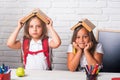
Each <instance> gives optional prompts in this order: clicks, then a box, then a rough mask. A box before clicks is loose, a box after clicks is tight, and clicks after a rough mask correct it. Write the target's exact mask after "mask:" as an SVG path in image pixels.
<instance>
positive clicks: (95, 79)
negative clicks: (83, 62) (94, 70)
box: [86, 74, 97, 80]
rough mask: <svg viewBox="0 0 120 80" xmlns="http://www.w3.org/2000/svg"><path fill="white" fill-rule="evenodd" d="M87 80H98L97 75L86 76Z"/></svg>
mask: <svg viewBox="0 0 120 80" xmlns="http://www.w3.org/2000/svg"><path fill="white" fill-rule="evenodd" d="M86 80H97V75H96V74H94V75H92V74H89V75H88V74H86Z"/></svg>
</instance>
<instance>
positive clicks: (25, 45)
mask: <svg viewBox="0 0 120 80" xmlns="http://www.w3.org/2000/svg"><path fill="white" fill-rule="evenodd" d="M29 42H30V40H29V39H28V38H23V53H24V54H23V64H24V66H25V64H26V58H27V55H28V51H29Z"/></svg>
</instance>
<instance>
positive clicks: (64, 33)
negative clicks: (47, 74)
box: [0, 0, 120, 70]
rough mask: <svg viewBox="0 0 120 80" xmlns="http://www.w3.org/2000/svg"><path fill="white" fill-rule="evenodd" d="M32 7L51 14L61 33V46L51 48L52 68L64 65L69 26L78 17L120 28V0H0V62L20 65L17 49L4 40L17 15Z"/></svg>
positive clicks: (69, 35)
mask: <svg viewBox="0 0 120 80" xmlns="http://www.w3.org/2000/svg"><path fill="white" fill-rule="evenodd" d="M33 8H40V9H41V10H42V11H43V12H44V13H46V14H47V15H48V16H49V17H50V18H52V20H53V22H54V24H53V25H54V28H55V30H56V31H57V32H58V34H59V36H60V37H61V40H62V44H61V46H60V47H59V48H57V49H55V50H53V67H54V69H61V70H65V69H67V67H66V61H67V59H66V58H67V55H66V51H67V46H68V44H69V43H70V40H71V35H72V34H71V33H72V31H71V30H70V28H71V27H72V26H73V25H74V24H76V23H77V22H78V21H79V20H81V19H82V18H88V19H89V20H91V21H92V22H93V23H94V24H95V25H96V29H99V28H103V29H105V28H108V29H109V28H112V29H119V30H120V0H0V15H1V16H0V64H2V63H5V64H6V65H9V66H10V67H12V68H16V67H18V66H21V57H20V56H21V54H20V53H21V52H20V50H13V49H10V48H8V47H7V46H6V40H7V38H8V37H9V35H10V34H11V33H12V31H13V30H14V29H15V27H17V21H18V19H19V18H21V17H23V16H25V15H26V14H28V13H29V12H30V11H32V10H33ZM96 29H95V30H96ZM21 33H22V32H21ZM20 35H21V34H20ZM19 37H20V36H19ZM58 63H61V64H58Z"/></svg>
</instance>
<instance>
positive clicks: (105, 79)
mask: <svg viewBox="0 0 120 80" xmlns="http://www.w3.org/2000/svg"><path fill="white" fill-rule="evenodd" d="M15 71H16V70H15V69H12V71H11V80H86V76H85V72H70V71H56V70H53V71H41V70H25V74H26V76H24V77H17V76H16V73H15ZM113 77H120V73H99V76H98V80H111V78H113Z"/></svg>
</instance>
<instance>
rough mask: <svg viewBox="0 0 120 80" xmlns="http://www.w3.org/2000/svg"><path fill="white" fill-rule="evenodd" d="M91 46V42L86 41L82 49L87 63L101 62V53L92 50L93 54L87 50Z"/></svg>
mask: <svg viewBox="0 0 120 80" xmlns="http://www.w3.org/2000/svg"><path fill="white" fill-rule="evenodd" d="M91 47H92V43H88V44H87V47H86V48H85V49H84V54H85V56H86V59H87V63H88V65H96V64H101V63H102V58H103V54H101V53H97V52H94V53H93V55H91V53H90V52H89V49H90V48H91Z"/></svg>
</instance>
